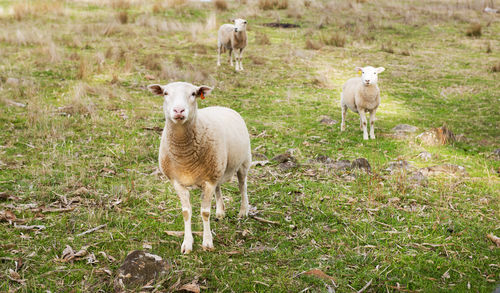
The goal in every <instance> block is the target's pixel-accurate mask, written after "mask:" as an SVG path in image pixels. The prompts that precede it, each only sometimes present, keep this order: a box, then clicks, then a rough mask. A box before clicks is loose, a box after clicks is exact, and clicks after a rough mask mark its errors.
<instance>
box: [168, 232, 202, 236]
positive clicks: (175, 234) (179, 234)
mask: <svg viewBox="0 0 500 293" xmlns="http://www.w3.org/2000/svg"><path fill="white" fill-rule="evenodd" d="M165 233H167V235H170V236H175V237H182V236H184V231H165ZM192 233H193V234H194V235H196V236H203V232H201V231H193V232H192Z"/></svg>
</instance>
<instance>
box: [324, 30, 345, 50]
mask: <svg viewBox="0 0 500 293" xmlns="http://www.w3.org/2000/svg"><path fill="white" fill-rule="evenodd" d="M319 40H320V42H322V43H323V44H325V45H327V46H335V47H344V46H345V44H346V41H347V38H346V36H345V34H343V33H340V32H334V33H332V34H326V33H322V34H320V35H319Z"/></svg>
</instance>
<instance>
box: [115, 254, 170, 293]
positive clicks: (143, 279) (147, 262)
mask: <svg viewBox="0 0 500 293" xmlns="http://www.w3.org/2000/svg"><path fill="white" fill-rule="evenodd" d="M170 268H171V266H170V265H169V264H168V263H167V262H165V261H164V260H163V259H162V258H161V257H160V256H158V255H154V254H151V253H148V252H145V251H142V250H135V251H132V252H131V253H129V254H128V255H127V257H126V258H125V261H124V262H123V264H122V265H121V266H120V268H119V269H118V271H117V274H116V278H115V280H114V288H115V291H116V292H122V291H123V290H124V289H125V288H137V287H142V286H144V285H146V284H147V283H149V282H151V281H152V280H156V279H158V278H160V277H161V276H163V275H165V274H166V273H167V271H168V270H169V269H170Z"/></svg>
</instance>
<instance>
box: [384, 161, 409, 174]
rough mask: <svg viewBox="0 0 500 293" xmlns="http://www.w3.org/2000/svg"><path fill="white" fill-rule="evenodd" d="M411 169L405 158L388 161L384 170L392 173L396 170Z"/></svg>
mask: <svg viewBox="0 0 500 293" xmlns="http://www.w3.org/2000/svg"><path fill="white" fill-rule="evenodd" d="M411 169H413V166H412V165H410V163H408V161H405V160H398V161H395V162H390V163H389V165H388V166H387V168H386V169H385V171H387V172H389V173H391V174H392V173H394V172H396V171H409V170H411Z"/></svg>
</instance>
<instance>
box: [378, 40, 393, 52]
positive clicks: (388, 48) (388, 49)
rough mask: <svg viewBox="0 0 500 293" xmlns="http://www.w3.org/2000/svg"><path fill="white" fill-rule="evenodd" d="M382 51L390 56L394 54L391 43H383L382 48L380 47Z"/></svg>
mask: <svg viewBox="0 0 500 293" xmlns="http://www.w3.org/2000/svg"><path fill="white" fill-rule="evenodd" d="M380 51H382V52H386V53H389V54H394V48H393V45H392V43H391V42H388V43H382V46H381V47H380Z"/></svg>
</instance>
